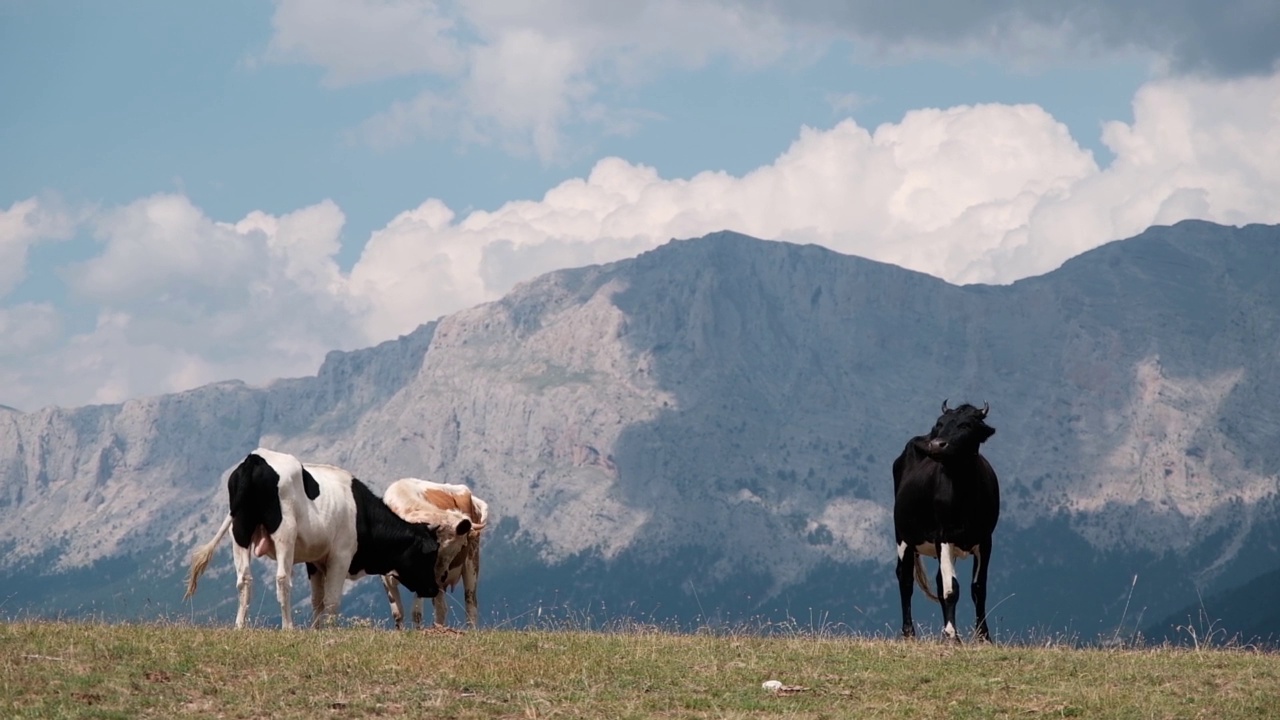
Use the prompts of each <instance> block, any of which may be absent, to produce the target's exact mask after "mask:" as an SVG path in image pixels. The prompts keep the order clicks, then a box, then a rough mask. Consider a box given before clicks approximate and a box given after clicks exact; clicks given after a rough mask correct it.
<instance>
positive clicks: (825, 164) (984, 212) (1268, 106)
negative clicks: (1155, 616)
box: [0, 75, 1280, 408]
mask: <svg viewBox="0 0 1280 720" xmlns="http://www.w3.org/2000/svg"><path fill="white" fill-rule="evenodd" d="M1133 116H1134V120H1133V122H1132V123H1122V122H1113V123H1109V124H1107V125H1106V127H1105V128H1104V132H1103V141H1104V142H1105V143H1106V145H1107V146H1108V147H1109V148H1110V149H1111V151H1112V152H1113V153H1114V154H1115V158H1114V160H1113V161H1112V162H1111V163H1110V164H1109V165H1108V166H1107V167H1106V168H1100V167H1099V166H1098V165H1097V164H1096V163H1095V162H1094V160H1093V158H1092V156H1091V155H1090V153H1089V152H1088V151H1086V150H1084V149H1082V148H1081V147H1080V146H1079V145H1078V144H1077V142H1076V141H1075V139H1074V138H1072V137H1071V136H1070V134H1069V133H1068V131H1067V129H1066V127H1065V126H1064V125H1063V124H1062V123H1060V122H1058V121H1057V120H1056V119H1055V118H1053V117H1052V116H1051V115H1050V114H1049V113H1047V112H1046V111H1045V110H1043V109H1042V108H1040V107H1038V106H1035V105H996V104H988V105H973V106H957V107H952V108H947V109H921V110H916V111H913V112H910V113H907V114H906V115H905V116H904V117H903V118H902V119H901V121H899V122H896V123H886V124H884V125H881V126H879V127H876V128H863V127H860V126H859V125H857V124H856V123H854V122H853V121H851V120H846V121H843V122H841V123H838V124H836V125H835V126H833V127H829V128H804V129H802V130H801V132H800V133H799V136H798V137H797V138H796V139H795V141H794V142H793V143H792V144H791V146H790V147H788V148H786V149H785V151H784V152H782V153H781V154H780V155H779V156H778V157H777V158H776V159H775V160H774V161H773V162H771V163H769V164H767V165H764V166H761V167H758V168H756V169H754V170H752V171H750V172H748V173H745V174H743V175H740V176H739V175H731V174H727V173H724V172H703V173H700V174H698V175H695V176H693V177H688V178H664V177H661V176H660V175H659V174H658V173H657V171H655V170H654V169H653V168H650V167H646V166H644V165H637V164H633V163H630V162H627V161H626V160H624V159H621V158H604V159H602V160H600V161H599V162H597V163H596V165H595V167H594V168H593V169H592V171H591V172H590V174H589V175H588V176H587V177H584V178H575V179H571V180H567V181H565V182H563V183H561V184H559V185H557V186H556V187H554V188H551V189H550V190H549V191H547V193H546V194H545V195H544V196H543V197H541V198H538V199H532V200H522V201H515V202H509V203H507V204H505V205H503V206H502V207H500V208H498V209H496V210H493V211H477V212H471V213H469V214H466V215H462V216H459V215H458V214H456V213H455V212H454V211H453V210H451V209H450V208H449V207H448V206H446V205H445V204H444V203H443V202H441V201H439V200H437V199H428V200H426V201H425V202H423V203H422V204H421V205H419V206H418V207H416V208H413V209H410V210H407V211H405V212H403V213H401V214H399V215H398V216H396V217H395V218H393V219H392V221H391V222H389V223H388V224H387V225H386V227H384V228H382V229H380V230H378V231H376V232H374V233H373V234H372V235H371V237H370V238H369V239H368V241H367V243H366V244H365V247H364V250H363V253H362V254H361V256H360V258H359V259H358V260H357V262H356V263H355V265H354V266H353V267H352V268H351V270H350V271H349V272H345V273H344V272H343V271H342V270H341V269H340V268H339V267H338V265H337V264H336V262H335V260H334V257H335V255H336V253H337V251H338V237H339V233H340V231H341V228H342V225H343V222H344V217H343V215H342V212H341V210H340V209H339V208H338V207H337V206H336V205H335V204H333V203H332V202H329V201H324V202H320V203H317V204H316V205H312V206H309V207H306V208H302V209H300V210H297V211H295V212H292V213H288V214H285V215H281V216H273V215H268V214H265V213H261V212H254V213H250V214H249V215H248V216H246V217H245V218H243V219H241V220H239V221H236V222H219V221H215V220H213V219H211V218H209V217H207V216H206V215H205V214H204V213H203V211H201V210H200V209H199V208H197V207H195V206H194V205H193V204H192V203H191V202H190V200H188V199H187V198H185V197H183V196H181V195H156V196H152V197H148V198H143V199H140V200H138V201H136V202H133V203H130V204H128V205H125V206H123V207H119V208H114V209H109V210H107V211H104V212H101V213H99V214H97V215H96V216H95V217H94V218H93V219H92V221H91V223H90V225H91V226H92V228H93V230H94V233H95V236H96V237H97V238H98V241H99V243H100V252H99V253H98V254H97V255H96V256H95V257H93V258H92V259H90V260H88V261H87V262H84V263H81V264H78V265H75V266H72V267H70V268H67V269H66V270H65V276H66V278H67V279H68V282H69V284H70V285H71V288H72V291H73V292H74V293H75V294H76V296H77V297H80V298H82V299H84V300H88V301H90V302H92V303H94V304H96V305H97V307H98V308H99V311H98V313H97V316H96V317H97V324H96V325H95V326H94V327H93V328H92V329H90V330H86V331H84V332H81V333H79V334H76V335H72V336H70V337H67V336H65V335H64V334H63V332H64V331H63V330H62V329H60V328H61V324H60V321H59V319H58V317H57V313H56V312H54V311H53V309H52V308H49V307H47V306H32V305H25V306H14V307H7V308H3V310H2V311H0V340H4V341H7V342H15V343H18V344H17V345H15V347H22V348H26V349H25V350H24V351H22V352H15V353H9V354H7V355H6V354H0V387H2V388H4V392H5V393H6V394H5V395H4V396H0V403H4V404H11V405H17V406H19V407H26V408H32V407H37V406H39V405H40V404H43V403H47V402H50V401H54V402H60V403H70V404H75V403H83V402H87V401H109V400H118V399H121V398H124V397H129V396H134V395H138V394H145V393H156V392H165V391H171V390H178V389H184V388H187V387H191V386H194V385H197V384H200V383H203V382H207V381H210V380H215V379H223V378H231V377H236V378H241V379H244V380H247V381H250V382H262V381H265V380H267V379H269V378H273V377H277V376H281V375H298V374H303V373H311V372H314V371H315V369H316V367H318V365H319V362H320V360H321V359H322V358H323V356H324V354H325V352H327V351H328V350H330V349H334V348H338V349H343V348H352V347H359V346H366V345H369V344H371V343H374V342H378V341H381V340H384V339H387V338H391V337H395V336H396V335H397V334H400V333H404V332H407V331H409V330H411V329H413V328H414V327H416V326H417V325H418V324H420V323H422V322H426V321H429V320H432V319H435V318H437V317H440V316H441V315H444V314H447V313H450V312H453V311H456V310H459V309H462V308H465V307H469V306H472V305H475V304H477V303H480V302H484V301H488V300H493V299H496V298H498V297H500V296H501V295H502V294H504V293H506V292H507V291H509V290H510V289H511V288H512V286H513V285H514V284H515V283H517V282H521V281H523V280H527V279H530V278H532V277H534V276H536V275H538V274H541V273H543V272H546V271H549V270H553V269H556V268H560V267H566V266H578V265H583V264H588V263H598V262H608V261H612V260H617V259H620V258H624V257H629V256H633V255H635V254H637V253H638V252H641V251H643V250H646V249H649V248H652V247H655V246H657V245H659V244H662V243H664V242H666V241H667V240H668V239H670V238H673V237H676V238H685V237H693V236H699V235H702V234H705V233H708V232H713V231H718V230H722V229H730V230H736V231H739V232H744V233H747V234H750V235H755V236H758V237H762V238H767V239H779V240H789V241H794V242H813V243H818V244H822V245H825V246H827V247H830V248H833V249H835V250H838V251H841V252H845V253H852V254H857V255H861V256H864V257H869V258H873V259H878V260H882V261H886V262H891V263H895V264H899V265H902V266H905V267H908V268H913V269H916V270H919V271H922V272H927V273H931V274H933V275H936V276H939V277H942V278H945V279H947V280H950V281H952V282H994V283H1005V282H1011V281H1013V280H1016V279H1018V278H1022V277H1026V276H1028V275H1033V274H1039V273H1043V272H1047V271H1049V270H1051V269H1053V268H1054V267H1056V266H1058V265H1059V264H1061V263H1062V262H1063V261H1064V260H1066V259H1068V258H1070V257H1072V256H1074V255H1077V254H1079V253H1080V252H1082V251H1084V250H1087V249H1090V248H1092V247H1095V246H1097V245H1099V244H1102V243H1104V242H1107V241H1110V240H1113V239H1118V238H1123V237H1129V236H1132V235H1135V234H1138V233H1139V232H1141V231H1142V230H1144V229H1145V228H1147V227H1148V226H1149V225H1151V224H1153V223H1173V222H1176V221H1178V220H1181V219H1184V218H1188V217H1198V218H1202V219H1207V220H1213V221H1217V222H1222V223H1229V224H1242V223H1247V222H1268V223H1275V222H1280V206H1277V205H1276V204H1275V202H1274V198H1275V197H1277V196H1280V122H1277V119H1280V75H1277V76H1272V77H1266V78H1245V79H1237V80H1232V81H1227V82H1216V81H1209V80H1203V79H1199V80H1192V79H1167V80H1163V81H1159V82H1153V83H1150V84H1148V85H1146V86H1144V87H1143V88H1142V89H1141V90H1140V91H1139V92H1138V93H1137V95H1136V96H1135V98H1134V101H1133ZM20 205H21V204H20ZM15 207H18V206H15ZM23 207H25V206H23ZM14 213H15V211H14V210H12V209H11V210H10V211H9V213H8V214H7V215H5V217H6V218H12V217H18V215H15V214H14ZM22 217H23V218H26V217H28V215H22ZM23 223H26V221H25V220H24V221H23ZM20 225H21V227H27V225H26V224H20ZM13 226H17V225H13ZM23 232H24V233H25V234H24V235H23V237H32V236H33V235H32V232H31V231H29V230H24V231H23ZM11 234H13V233H11ZM15 236H16V235H15Z"/></svg>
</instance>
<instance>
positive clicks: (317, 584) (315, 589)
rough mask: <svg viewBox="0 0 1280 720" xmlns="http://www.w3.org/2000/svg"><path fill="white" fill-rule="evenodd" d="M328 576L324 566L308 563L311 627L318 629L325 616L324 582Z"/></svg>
mask: <svg viewBox="0 0 1280 720" xmlns="http://www.w3.org/2000/svg"><path fill="white" fill-rule="evenodd" d="M327 574H328V573H327V569H326V568H325V567H324V566H321V565H316V564H315V563H307V579H308V580H310V581H311V627H317V626H318V625H319V624H320V618H321V617H322V616H323V615H324V580H325V577H326V575H327Z"/></svg>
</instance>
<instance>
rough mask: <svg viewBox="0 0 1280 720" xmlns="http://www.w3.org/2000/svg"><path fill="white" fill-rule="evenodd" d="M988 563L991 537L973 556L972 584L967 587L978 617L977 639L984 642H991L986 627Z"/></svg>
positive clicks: (983, 542)
mask: <svg viewBox="0 0 1280 720" xmlns="http://www.w3.org/2000/svg"><path fill="white" fill-rule="evenodd" d="M990 564H991V538H987V539H986V540H983V541H982V544H980V545H979V546H978V551H977V552H976V553H975V554H974V556H973V584H972V585H971V586H970V587H969V591H970V593H971V594H972V596H973V608H974V611H975V612H976V613H977V618H978V622H977V631H978V639H979V640H981V641H984V642H991V633H990V631H989V630H988V629H987V568H988V566H990Z"/></svg>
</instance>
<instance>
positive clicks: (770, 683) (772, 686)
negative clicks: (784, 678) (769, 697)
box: [760, 680, 782, 692]
mask: <svg viewBox="0 0 1280 720" xmlns="http://www.w3.org/2000/svg"><path fill="white" fill-rule="evenodd" d="M760 687H762V688H764V689H765V690H768V691H769V692H778V691H779V690H781V689H782V683H781V682H779V681H777V680H765V681H764V682H762V683H760Z"/></svg>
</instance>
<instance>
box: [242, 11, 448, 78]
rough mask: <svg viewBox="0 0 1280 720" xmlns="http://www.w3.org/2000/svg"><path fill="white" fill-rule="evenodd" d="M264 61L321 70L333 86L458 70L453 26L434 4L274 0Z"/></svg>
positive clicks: (441, 73) (443, 73)
mask: <svg viewBox="0 0 1280 720" xmlns="http://www.w3.org/2000/svg"><path fill="white" fill-rule="evenodd" d="M275 5H276V10H275V13H274V15H273V17H272V30H273V34H272V36H271V41H270V44H269V45H268V47H267V52H266V59H268V60H274V61H277V62H304V63H309V64H314V65H319V66H320V67H322V68H324V69H325V71H326V75H325V79H326V81H327V82H328V83H329V84H331V85H348V84H351V83H358V82H369V81H373V80H384V79H387V78H392V77H397V76H404V75H417V74H422V73H430V74H439V75H451V74H454V73H456V72H458V71H459V70H460V69H461V67H462V62H463V56H462V49H461V48H460V47H459V45H458V42H457V40H456V39H455V37H454V36H453V35H452V33H453V32H455V31H456V29H457V28H456V26H455V21H454V19H452V18H449V17H447V16H446V15H445V14H444V13H443V11H442V8H440V7H439V6H438V4H437V3H435V2H419V1H417V0H276V3H275Z"/></svg>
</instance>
